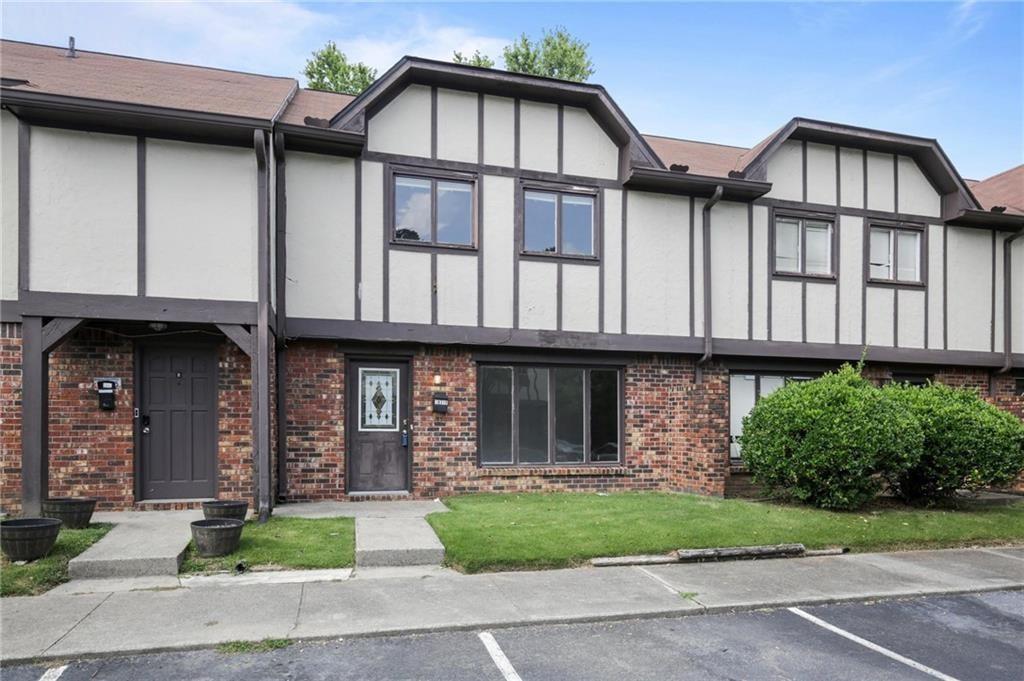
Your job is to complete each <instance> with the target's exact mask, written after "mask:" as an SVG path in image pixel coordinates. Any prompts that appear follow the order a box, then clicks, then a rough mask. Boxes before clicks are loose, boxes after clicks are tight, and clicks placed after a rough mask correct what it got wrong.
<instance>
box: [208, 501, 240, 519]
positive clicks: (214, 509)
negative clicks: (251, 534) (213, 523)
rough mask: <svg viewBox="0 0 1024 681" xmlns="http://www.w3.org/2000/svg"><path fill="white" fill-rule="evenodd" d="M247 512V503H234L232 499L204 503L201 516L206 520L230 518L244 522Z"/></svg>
mask: <svg viewBox="0 0 1024 681" xmlns="http://www.w3.org/2000/svg"><path fill="white" fill-rule="evenodd" d="M248 510H249V502H248V501H236V500H233V499H225V500H217V501H204V502H203V516H204V517H205V518H206V519H207V520H212V519H214V518H231V519H233V520H245V514H246V513H247V512H248Z"/></svg>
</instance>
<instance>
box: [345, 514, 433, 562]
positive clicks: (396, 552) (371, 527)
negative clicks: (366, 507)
mask: <svg viewBox="0 0 1024 681" xmlns="http://www.w3.org/2000/svg"><path fill="white" fill-rule="evenodd" d="M443 562H444V545H443V544H441V540H440V539H438V538H437V535H436V534H434V530H433V528H432V527H430V525H429V524H428V523H427V521H426V520H424V519H423V518H356V567H357V568H359V567H394V566H402V565H440V564H441V563H443Z"/></svg>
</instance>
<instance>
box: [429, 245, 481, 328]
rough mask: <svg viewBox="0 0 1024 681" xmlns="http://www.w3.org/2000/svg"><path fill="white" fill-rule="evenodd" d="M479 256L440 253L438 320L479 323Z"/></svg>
mask: <svg viewBox="0 0 1024 681" xmlns="http://www.w3.org/2000/svg"><path fill="white" fill-rule="evenodd" d="M476 319H477V256H475V255H444V254H439V255H438V256H437V323H438V324H451V325H455V326H476Z"/></svg>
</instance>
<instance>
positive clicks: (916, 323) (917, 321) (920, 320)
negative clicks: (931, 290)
mask: <svg viewBox="0 0 1024 681" xmlns="http://www.w3.org/2000/svg"><path fill="white" fill-rule="evenodd" d="M924 299H925V295H924V291H919V290H911V289H899V290H897V291H896V304H897V305H898V306H899V307H898V310H899V318H898V325H897V329H898V330H899V338H898V341H899V343H898V344H899V347H901V348H923V347H924V331H925V329H924V310H925V300H924Z"/></svg>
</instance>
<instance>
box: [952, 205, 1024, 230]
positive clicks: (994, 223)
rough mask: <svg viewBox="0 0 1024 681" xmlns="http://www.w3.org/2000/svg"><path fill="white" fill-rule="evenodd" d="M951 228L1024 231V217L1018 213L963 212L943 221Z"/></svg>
mask: <svg viewBox="0 0 1024 681" xmlns="http://www.w3.org/2000/svg"><path fill="white" fill-rule="evenodd" d="M945 223H946V224H947V225H951V226H953V227H973V228H975V229H992V230H997V231H1000V232H1019V231H1021V230H1024V215H1020V214H1018V213H993V212H992V211H988V210H965V211H962V212H961V213H960V214H959V215H957V216H955V217H952V218H949V219H948V220H946V221H945Z"/></svg>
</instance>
